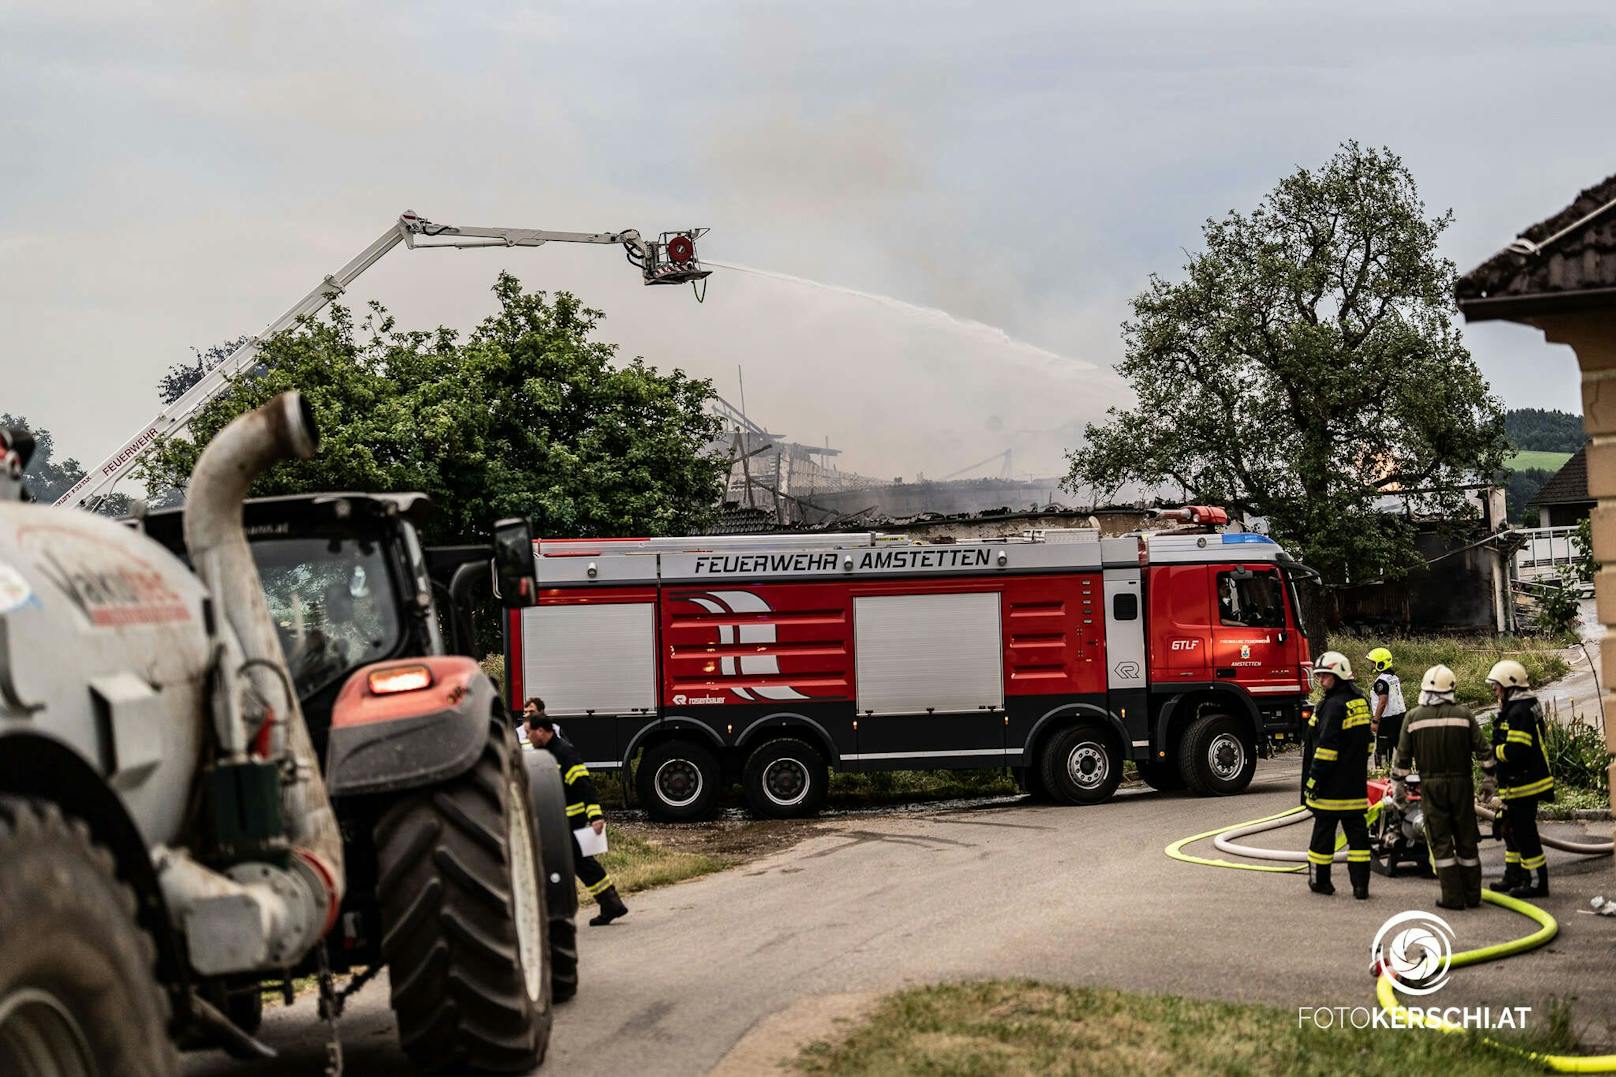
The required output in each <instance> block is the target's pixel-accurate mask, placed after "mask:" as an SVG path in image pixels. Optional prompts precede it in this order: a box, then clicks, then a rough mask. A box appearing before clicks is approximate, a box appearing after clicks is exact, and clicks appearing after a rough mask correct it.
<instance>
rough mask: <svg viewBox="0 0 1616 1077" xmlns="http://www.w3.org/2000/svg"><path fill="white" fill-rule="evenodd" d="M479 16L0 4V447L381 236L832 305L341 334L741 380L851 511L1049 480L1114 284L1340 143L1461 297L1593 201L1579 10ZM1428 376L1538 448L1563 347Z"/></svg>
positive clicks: (80, 414)
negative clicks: (1389, 161)
mask: <svg viewBox="0 0 1616 1077" xmlns="http://www.w3.org/2000/svg"><path fill="white" fill-rule="evenodd" d="M500 8H501V6H500V5H494V4H460V5H421V4H413V3H399V2H395V3H391V4H346V5H342V4H338V5H330V4H307V3H298V2H291V0H276V2H274V3H257V2H250V0H233V2H231V3H225V4H220V3H212V2H210V3H187V2H184V0H165V2H163V3H138V2H133V0H125V2H120V3H117V4H110V5H106V6H104V7H100V8H97V6H96V5H92V4H63V3H58V2H54V0H52V2H48V3H47V2H41V0H10V2H9V3H7V4H6V5H5V6H4V8H3V10H0V138H3V141H4V145H5V147H6V149H5V152H4V153H3V154H0V221H3V224H4V227H3V228H0V281H3V288H0V322H3V324H4V326H5V334H4V338H3V340H0V372H3V375H4V380H3V385H4V387H5V389H6V392H5V399H3V400H0V410H9V411H12V412H17V413H21V414H24V415H26V416H28V417H29V418H30V419H31V420H32V421H34V422H35V423H37V424H40V425H44V426H48V427H50V428H52V429H53V430H54V431H55V432H56V434H57V437H58V439H59V442H60V443H61V447H62V449H63V450H64V451H65V452H67V453H69V454H73V455H77V456H79V457H80V458H81V459H84V460H85V462H86V463H93V462H95V461H97V460H99V459H100V458H101V457H102V456H103V455H104V454H106V453H107V452H110V451H112V450H113V449H115V448H117V446H118V445H119V444H120V442H121V440H122V439H123V438H124V437H126V436H128V435H130V434H132V433H133V432H134V431H135V430H136V429H137V428H138V427H139V426H140V425H141V424H143V423H144V422H146V421H147V420H148V419H149V418H150V417H151V415H152V414H153V413H154V411H155V409H156V406H157V401H156V397H155V394H154V391H153V386H154V383H155V382H156V380H157V378H158V376H159V375H160V374H161V372H162V371H163V370H164V369H165V368H166V367H167V366H168V364H170V363H171V362H173V361H175V360H176V359H181V358H184V357H186V356H188V355H189V350H188V349H189V348H190V347H192V346H197V347H205V346H207V345H209V344H211V343H214V342H216V341H219V340H221V339H225V338H228V337H233V336H236V335H238V334H241V333H244V332H249V331H253V330H256V329H258V328H259V327H261V326H262V325H263V324H264V323H265V322H267V321H268V320H269V319H271V318H272V317H274V316H275V315H276V314H277V313H279V312H280V311H281V310H282V309H284V308H285V307H287V306H288V305H290V304H291V303H292V302H293V301H294V300H295V299H297V298H298V297H299V296H301V295H302V294H303V293H304V292H306V291H307V290H309V289H310V288H311V287H313V286H314V284H315V283H317V282H318V281H319V279H320V278H321V277H322V276H323V275H324V274H326V273H330V272H332V271H334V270H335V269H336V268H337V267H339V266H340V265H341V264H342V263H344V262H345V261H347V260H348V258H350V257H351V256H352V255H354V254H355V253H357V252H358V251H359V250H360V249H361V248H363V247H364V246H365V245H366V244H367V243H369V242H370V241H371V240H372V239H374V238H375V237H376V236H377V235H378V234H379V233H381V232H382V230H383V229H384V228H386V227H388V226H389V224H390V223H391V222H392V221H393V220H394V219H395V218H396V216H397V215H398V213H399V212H400V211H401V210H404V209H406V208H410V209H415V210H417V211H419V212H420V213H421V214H423V215H424V216H427V217H429V218H431V219H433V220H436V221H439V222H444V223H451V224H462V225H465V224H474V225H496V226H518V227H541V228H551V229H560V230H579V231H595V230H608V229H620V228H625V227H635V228H638V229H640V230H641V231H642V232H646V233H652V234H654V233H656V232H658V231H661V230H663V229H668V228H676V227H686V226H690V225H707V226H710V227H711V228H712V229H713V232H712V234H711V235H710V236H709V237H707V239H706V240H704V241H703V243H702V246H701V251H702V254H703V255H704V256H706V257H708V258H711V259H714V260H718V261H722V262H726V263H734V264H740V265H747V266H754V267H759V268H762V269H767V270H769V271H772V272H773V273H777V274H784V275H788V276H796V277H804V278H812V279H815V280H819V281H824V282H828V283H830V284H833V285H836V286H838V289H822V288H815V287H813V286H810V285H806V284H802V283H797V282H793V281H791V280H786V279H781V278H780V277H774V276H756V275H746V274H743V273H739V272H736V271H732V270H722V271H719V272H718V273H716V274H715V276H714V277H713V279H712V282H711V291H710V293H709V295H708V299H707V302H706V304H705V305H700V306H698V305H697V304H696V303H695V302H694V301H693V299H692V297H691V295H690V292H689V290H688V289H674V288H657V289H648V288H644V287H642V286H641V285H640V284H639V281H638V278H637V276H636V274H635V273H634V271H633V270H632V269H630V268H629V267H627V266H626V265H625V264H624V263H623V261H622V258H621V255H620V254H619V253H618V252H616V251H615V250H612V249H606V248H589V247H560V246H550V247H545V248H542V249H539V250H518V251H506V250H499V251H471V252H406V251H403V250H402V249H401V250H399V251H397V252H395V253H394V254H392V255H391V256H389V257H388V258H387V259H384V260H383V261H382V262H381V263H379V264H378V265H377V266H376V268H375V269H373V270H372V271H371V272H370V273H369V274H368V275H366V276H365V277H364V278H363V279H362V280H361V281H360V283H359V284H358V285H357V286H356V287H355V289H354V291H353V293H352V294H351V295H350V300H351V301H352V302H355V303H359V302H363V301H364V300H366V299H369V298H372V297H374V298H378V299H380V300H382V301H383V302H384V303H386V304H387V305H388V306H389V307H390V308H392V310H393V311H394V312H395V314H397V315H398V317H399V319H400V321H401V323H403V324H405V325H409V326H422V327H425V326H432V325H437V324H439V323H444V324H449V325H452V326H456V327H461V328H469V327H470V326H472V325H474V324H475V322H476V321H477V320H478V319H479V318H480V317H482V316H483V315H484V314H486V313H487V312H488V310H489V309H490V306H491V303H490V297H489V294H488V287H489V285H490V284H491V283H492V281H493V278H494V275H495V274H496V272H497V271H498V270H500V269H501V268H506V269H510V270H512V271H513V272H515V273H516V274H517V275H518V276H519V277H521V278H522V280H523V281H524V282H526V283H527V284H528V285H530V286H533V287H538V288H545V289H560V288H567V289H570V290H572V291H574V292H576V293H578V294H579V295H581V296H582V297H584V298H585V299H586V300H587V301H588V302H589V303H591V304H592V305H594V306H597V307H601V308H603V309H604V310H605V311H606V313H607V318H606V321H605V323H604V326H603V333H604V335H605V337H606V338H607V339H611V340H615V341H617V342H618V343H620V344H621V345H622V348H623V351H624V353H625V354H643V355H644V356H646V357H647V358H648V359H649V360H651V361H652V362H654V363H656V364H658V365H659V366H664V367H673V366H681V367H684V368H686V369H688V370H690V371H692V372H694V373H696V374H698V375H702V376H707V377H711V378H713V379H714V380H715V382H716V383H717V386H718V389H719V391H720V392H721V393H723V394H724V395H725V396H727V397H729V398H731V399H735V398H736V397H737V396H738V392H737V387H736V367H737V365H742V366H744V369H745V387H746V403H747V406H748V408H749V410H750V411H751V412H752V413H753V414H754V416H755V417H756V418H758V419H759V420H760V421H762V422H764V423H766V424H767V425H768V426H769V427H770V428H771V429H773V430H776V431H778V432H781V433H783V434H786V435H788V436H790V437H792V438H795V439H798V440H802V441H808V442H822V441H823V440H824V439H826V438H829V439H830V441H831V443H832V444H833V445H836V446H839V447H841V448H843V449H844V450H845V452H846V454H845V456H844V457H843V463H844V466H847V467H849V468H852V469H854V470H858V471H863V472H866V473H871V474H876V475H905V476H913V475H915V474H916V473H917V472H919V471H924V472H925V473H927V474H930V475H933V476H940V475H942V474H946V473H948V472H951V471H955V470H957V469H960V468H963V467H965V466H967V465H969V464H972V463H974V462H976V461H978V460H980V459H982V458H985V457H988V456H990V455H992V454H994V453H998V452H1000V451H1002V450H1003V449H1005V448H1007V447H1008V448H1012V449H1013V450H1014V452H1015V470H1016V471H1017V472H1020V473H1037V474H1042V475H1047V474H1050V473H1053V472H1056V471H1059V470H1061V456H1062V449H1063V448H1066V447H1070V446H1071V445H1072V444H1074V443H1075V442H1076V440H1077V437H1078V435H1079V434H1080V432H1081V428H1082V423H1083V422H1084V421H1085V420H1090V419H1093V418H1095V417H1097V416H1098V415H1099V414H1101V413H1102V412H1103V410H1104V408H1105V407H1106V405H1108V404H1112V403H1119V402H1126V399H1127V394H1126V390H1125V388H1124V387H1123V386H1122V385H1121V384H1120V383H1119V382H1118V381H1117V380H1116V378H1115V377H1114V376H1113V375H1112V374H1111V373H1110V367H1111V364H1113V363H1114V362H1115V361H1116V359H1117V358H1118V356H1119V354H1120V350H1121V343H1120V337H1119V331H1118V325H1119V323H1120V322H1121V321H1122V319H1123V317H1124V315H1125V313H1126V305H1127V301H1128V299H1129V297H1130V296H1132V295H1133V294H1134V293H1135V292H1137V291H1138V290H1139V289H1140V288H1141V287H1142V286H1143V284H1144V283H1145V280H1146V277H1147V276H1148V274H1149V273H1151V272H1153V271H1154V272H1159V273H1162V274H1164V275H1167V276H1169V277H1172V276H1174V275H1175V274H1176V273H1177V272H1178V269H1179V267H1180V266H1181V265H1182V264H1183V261H1184V249H1195V248H1196V247H1198V246H1199V239H1200V231H1199V229H1200V225H1201V222H1202V221H1203V220H1204V219H1205V218H1206V217H1207V216H1209V215H1215V214H1220V213H1223V212H1225V211H1227V210H1229V209H1231V208H1241V209H1246V208H1249V207H1251V206H1253V205H1254V204H1255V203H1256V202H1257V201H1258V199H1260V197H1261V196H1262V194H1263V193H1264V192H1265V191H1266V190H1267V189H1268V188H1269V187H1271V186H1272V184H1273V183H1274V182H1275V181H1276V180H1277V179H1278V178H1279V177H1280V176H1281V175H1282V174H1284V173H1285V172H1286V171H1288V170H1290V169H1292V168H1293V167H1295V166H1297V165H1309V166H1312V165H1317V164H1319V163H1321V162H1323V161H1324V160H1325V159H1327V158H1328V157H1329V155H1330V153H1331V152H1332V150H1333V149H1334V147H1335V146H1336V145H1337V144H1338V143H1339V142H1340V141H1342V140H1343V139H1347V138H1356V139H1359V140H1360V141H1363V142H1366V143H1371V144H1384V145H1387V146H1389V147H1391V148H1392V149H1393V150H1395V151H1396V152H1398V153H1400V154H1402V155H1403V157H1404V158H1405V159H1406V161H1407V162H1408V164H1409V166H1410V167H1411V168H1412V170H1413V172H1414V175H1415V177H1416V178H1417V180H1418V182H1419V184H1420V188H1421V192H1422V194H1423V196H1424V198H1425V200H1426V202H1427V204H1428V205H1429V206H1430V207H1431V208H1432V210H1433V211H1437V210H1445V209H1447V208H1450V207H1451V208H1452V209H1453V210H1454V213H1455V220H1454V225H1453V227H1452V229H1451V230H1450V231H1449V232H1448V234H1447V236H1446V237H1445V241H1444V249H1445V252H1446V253H1447V255H1448V256H1449V257H1450V258H1452V259H1453V260H1454V261H1455V262H1456V263H1458V265H1459V268H1460V269H1461V271H1463V270H1466V269H1469V268H1471V267H1472V266H1474V265H1475V264H1476V263H1477V262H1479V261H1480V260H1482V259H1483V258H1485V257H1486V256H1487V255H1489V254H1491V253H1492V252H1493V251H1495V250H1497V249H1498V248H1500V247H1501V246H1503V245H1504V244H1505V243H1507V242H1508V241H1509V239H1510V238H1511V237H1512V236H1514V235H1515V234H1516V233H1517V232H1518V231H1519V230H1520V229H1522V228H1524V227H1525V226H1526V225H1528V224H1530V223H1532V222H1533V221H1536V220H1538V219H1540V218H1542V217H1544V216H1547V215H1548V214H1549V213H1551V212H1553V211H1555V210H1558V209H1560V208H1561V207H1562V206H1564V205H1565V204H1567V203H1568V202H1569V201H1570V200H1571V199H1572V198H1573V197H1574V196H1575V195H1576V193H1577V192H1578V191H1579V190H1580V189H1581V188H1583V187H1585V186H1588V185H1589V184H1592V183H1593V182H1595V181H1597V180H1599V179H1601V178H1603V177H1605V176H1606V175H1608V174H1610V173H1611V172H1613V171H1616V137H1613V135H1616V131H1613V122H1612V119H1611V111H1610V102H1611V101H1612V100H1616V65H1613V64H1612V63H1611V62H1610V57H1611V56H1612V55H1613V52H1612V49H1613V46H1616V13H1613V9H1612V8H1611V6H1610V5H1609V4H1608V3H1580V4H1579V3H1552V2H1541V3H1536V4H1532V5H1525V4H1517V5H1511V6H1510V7H1509V8H1506V7H1505V6H1502V5H1489V4H1485V3H1478V2H1475V0H1471V2H1468V3H1431V2H1425V3H1420V4H1417V5H1414V4H1407V3H1388V4H1378V3H1354V4H1345V3H1341V2H1339V0H1335V2H1331V3H1304V2H1298V0H1283V2H1275V3H1254V2H1244V3H1241V2H1223V3H1207V2H1205V0H1182V2H1172V3H1168V2H1159V3H1139V2H1130V3H1120V2H1119V3H1113V4H1092V3H1073V2H1070V0H1066V2H1061V3H1046V4H1030V3H1029V4H1017V3H1009V2H1004V0H1000V2H996V3H992V4H965V3H929V4H896V3H871V2H868V0H865V2H847V3H842V2H827V0H814V2H798V3H768V4H765V3H752V2H746V3H741V2H733V0H732V2H730V3H707V2H702V0H680V2H677V3H670V2H667V0H663V2H658V3H609V2H599V0H597V2H591V3H564V2H560V3H549V4H545V5H538V4H520V5H516V4H512V5H507V6H505V9H504V10H500ZM860 291H862V292H869V293H874V294H880V295H889V296H892V297H895V298H896V299H897V300H900V301H901V302H898V303H883V302H878V301H875V300H872V299H868V298H864V297H862V296H860V295H858V294H856V293H857V292H860ZM905 304H910V305H912V306H906V305H905ZM917 307H936V308H940V309H941V310H944V311H946V312H948V313H949V314H952V315H954V316H956V317H957V318H959V319H969V320H976V321H979V322H982V323H986V324H987V325H988V326H992V327H1000V328H1002V329H1003V331H1004V333H998V332H994V331H992V330H991V329H987V328H984V326H980V325H968V324H961V323H959V322H956V321H951V320H949V319H948V318H947V317H944V316H941V315H928V314H926V313H925V312H924V311H921V310H917V309H916V308H917ZM1005 334H1008V337H1007V336H1006V335H1005ZM1466 336H1467V339H1468V342H1469V344H1470V347H1471V349H1472V351H1473V352H1474V353H1475V355H1476V356H1477V358H1478V360H1479V361H1480V363H1481V366H1482V369H1483V371H1484V372H1485V373H1486V375H1487V376H1488V378H1489V379H1491V381H1492V383H1493V385H1494V387H1495V389H1496V390H1497V391H1498V392H1499V393H1500V394H1501V395H1502V396H1503V397H1504V399H1505V400H1506V402H1507V403H1509V404H1510V405H1512V406H1525V405H1535V406H1542V407H1559V408H1566V409H1571V410H1575V409H1576V408H1577V406H1578V400H1577V390H1576V386H1577V381H1576V363H1575V360H1574V359H1573V357H1572V355H1571V353H1570V351H1569V350H1568V349H1564V348H1553V347H1549V346H1546V345H1544V344H1543V343H1542V338H1541V335H1540V334H1538V333H1536V332H1535V331H1533V330H1528V329H1525V328H1521V327H1516V326H1507V325H1482V326H1477V327H1473V328H1469V329H1467V330H1466ZM1012 338H1013V339H1012ZM995 466H996V465H995ZM990 470H991V469H990Z"/></svg>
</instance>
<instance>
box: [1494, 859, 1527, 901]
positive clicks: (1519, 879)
mask: <svg viewBox="0 0 1616 1077" xmlns="http://www.w3.org/2000/svg"><path fill="white" fill-rule="evenodd" d="M1525 885H1526V872H1524V871H1522V870H1521V866H1520V865H1519V864H1505V865H1504V877H1503V878H1502V879H1494V880H1493V881H1492V882H1490V883H1488V884H1487V889H1489V890H1491V891H1493V892H1494V893H1496V894H1507V893H1509V892H1510V891H1511V890H1513V889H1515V888H1516V887H1517V886H1525Z"/></svg>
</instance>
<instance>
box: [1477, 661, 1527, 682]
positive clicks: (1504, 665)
mask: <svg viewBox="0 0 1616 1077" xmlns="http://www.w3.org/2000/svg"><path fill="white" fill-rule="evenodd" d="M1487 683H1488V684H1496V685H1498V686H1499V687H1500V688H1530V687H1531V686H1532V685H1531V682H1530V681H1529V680H1528V679H1527V677H1526V667H1525V666H1523V665H1521V664H1520V663H1519V662H1517V661H1515V659H1513V658H1506V659H1504V660H1503V661H1502V662H1496V663H1494V664H1493V668H1492V669H1491V670H1490V671H1489V672H1488V674H1487Z"/></svg>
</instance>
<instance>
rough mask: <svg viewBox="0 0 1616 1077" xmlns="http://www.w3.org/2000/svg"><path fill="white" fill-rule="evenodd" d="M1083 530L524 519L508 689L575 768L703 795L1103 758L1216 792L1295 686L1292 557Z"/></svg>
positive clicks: (1209, 538)
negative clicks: (530, 528) (729, 532)
mask: <svg viewBox="0 0 1616 1077" xmlns="http://www.w3.org/2000/svg"><path fill="white" fill-rule="evenodd" d="M1178 512H1179V514H1180V518H1181V519H1183V520H1185V521H1186V522H1188V523H1189V524H1190V526H1187V527H1179V528H1175V529H1173V530H1171V531H1155V532H1150V531H1146V532H1140V533H1135V534H1130V535H1126V536H1123V537H1121V538H1102V537H1101V536H1100V533H1099V532H1098V531H1096V530H1090V529H1074V530H1063V531H1045V532H1031V533H1027V534H1026V535H1024V536H1023V537H1020V538H1009V539H998V540H989V541H973V542H957V543H948V542H942V543H922V542H915V541H910V540H908V539H905V538H902V537H895V536H886V535H880V534H807V535H768V536H722V537H711V536H710V537H694V538H662V539H626V540H625V539H606V540H599V539H592V540H554V539H545V540H540V541H539V542H537V543H536V544H535V546H536V561H537V564H538V579H539V586H540V596H539V604H538V605H537V606H534V607H529V608H527V609H521V610H514V611H512V612H511V615H510V620H509V622H508V623H507V626H506V664H505V668H506V671H507V676H508V678H509V679H510V683H509V684H508V686H507V687H508V689H509V693H510V695H509V697H508V698H510V699H512V700H521V699H523V698H525V697H528V696H541V697H543V699H544V700H545V702H546V704H547V707H548V711H549V714H550V715H551V717H553V718H555V719H556V720H557V722H558V724H560V725H561V727H562V729H563V731H564V732H565V734H566V736H567V737H568V738H570V739H571V740H572V741H573V742H574V743H575V744H576V745H577V747H578V750H579V752H580V753H582V755H583V757H584V759H585V760H586V761H587V762H588V765H589V767H590V768H591V769H592V770H616V769H619V768H628V767H630V766H631V764H632V765H633V768H634V775H635V780H636V789H637V791H638V793H639V796H640V798H641V799H642V801H643V802H644V803H645V804H646V806H647V808H648V809H649V810H650V811H651V812H652V813H653V814H654V815H656V816H658V817H660V818H665V819H696V818H702V817H705V816H708V815H710V814H711V813H712V812H713V810H714V809H715V806H716V804H717V800H718V796H719V794H720V792H721V791H722V789H723V788H724V787H726V786H728V785H729V784H732V783H733V782H734V781H736V780H739V781H740V782H741V783H742V784H743V786H744V787H745V791H746V796H747V800H748V803H749V804H750V806H751V807H752V809H753V810H754V811H755V812H757V813H758V814H760V815H765V816H793V815H807V814H811V813H813V812H814V811H816V810H817V809H818V807H819V806H820V804H821V803H823V801H824V797H825V789H826V782H827V771H828V768H830V767H838V768H843V769H847V770H895V769H905V770H909V769H920V768H927V769H930V768H969V767H994V766H1009V767H1011V768H1013V769H1014V771H1015V773H1016V774H1017V776H1018V778H1019V779H1020V780H1021V782H1022V783H1023V784H1024V785H1025V787H1026V788H1027V789H1028V790H1029V791H1031V792H1033V793H1035V794H1038V795H1042V796H1045V797H1048V798H1051V799H1054V800H1056V801H1060V802H1064V803H1073V804H1077V803H1094V802H1097V801H1102V800H1105V799H1106V798H1108V797H1109V796H1110V795H1111V794H1112V792H1113V791H1114V790H1115V789H1116V787H1117V784H1118V782H1120V781H1121V779H1122V765H1123V761H1124V760H1130V759H1131V760H1133V761H1134V762H1135V763H1137V765H1138V767H1139V770H1140V772H1141V774H1142V775H1143V777H1144V779H1145V780H1146V781H1147V782H1149V783H1150V784H1151V785H1153V786H1155V787H1157V788H1179V787H1188V788H1189V789H1191V790H1193V791H1195V792H1198V793H1207V794H1228V793H1237V792H1239V791H1240V790H1242V789H1244V788H1245V787H1246V786H1247V785H1248V784H1249V783H1250V781H1251V776H1252V772H1253V770H1254V769H1255V767H1256V760H1257V756H1258V755H1259V754H1266V753H1267V751H1268V749H1269V745H1270V743H1271V742H1272V741H1274V740H1281V739H1284V738H1286V737H1292V736H1294V735H1295V732H1296V730H1297V728H1298V721H1299V715H1300V710H1301V706H1302V704H1303V702H1304V701H1305V699H1306V697H1307V693H1308V688H1309V674H1308V660H1309V659H1308V646H1307V641H1306V639H1305V638H1304V636H1303V633H1302V619H1301V617H1300V616H1299V607H1298V602H1297V587H1296V583H1297V578H1298V577H1299V576H1300V575H1302V574H1303V573H1305V572H1307V570H1306V569H1304V568H1302V566H1301V565H1300V564H1298V563H1297V562H1295V561H1294V560H1292V559H1291V558H1290V557H1289V556H1288V555H1286V553H1285V552H1284V551H1283V550H1281V549H1280V548H1279V546H1278V545H1277V544H1276V543H1275V542H1274V541H1273V540H1271V539H1269V538H1267V537H1265V536H1262V535H1257V534H1248V533H1234V532H1227V531H1220V530H1218V529H1217V527H1216V526H1214V525H1216V524H1220V523H1225V522H1226V520H1227V518H1226V517H1225V516H1224V515H1223V513H1222V510H1218V509H1210V510H1209V509H1200V508H1197V509H1186V510H1178Z"/></svg>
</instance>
